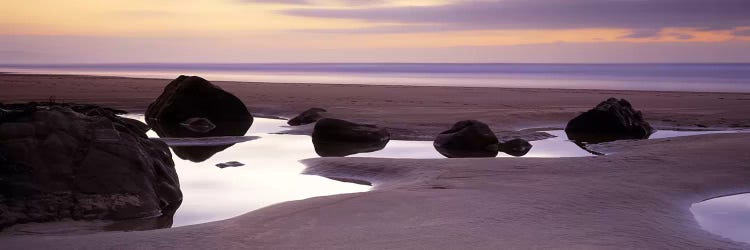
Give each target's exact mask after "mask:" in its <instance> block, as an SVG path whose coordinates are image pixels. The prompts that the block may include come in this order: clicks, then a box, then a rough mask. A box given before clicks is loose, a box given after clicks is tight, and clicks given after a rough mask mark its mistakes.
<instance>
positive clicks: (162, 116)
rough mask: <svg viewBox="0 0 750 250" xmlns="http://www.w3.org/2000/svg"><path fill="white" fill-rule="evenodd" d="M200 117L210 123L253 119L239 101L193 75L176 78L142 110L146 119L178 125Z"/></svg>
mask: <svg viewBox="0 0 750 250" xmlns="http://www.w3.org/2000/svg"><path fill="white" fill-rule="evenodd" d="M194 117H203V118H206V119H208V120H210V121H212V122H214V123H216V122H222V121H250V123H252V120H253V117H252V116H251V115H250V112H248V111H247V108H246V107H245V104H243V103H242V101H241V100H240V99H239V98H237V97H235V96H234V95H232V94H230V93H229V92H226V91H224V90H223V89H221V88H219V87H218V86H215V85H213V84H211V83H210V82H209V81H206V80H205V79H203V78H200V77H197V76H180V77H178V78H177V79H175V80H173V81H172V82H170V83H169V84H168V85H167V86H166V87H165V88H164V92H163V93H162V94H161V95H160V96H159V98H157V99H156V101H154V102H153V103H151V104H150V105H149V106H148V109H147V110H146V119H149V120H159V121H162V122H174V123H180V122H183V121H186V120H188V119H190V118H194Z"/></svg>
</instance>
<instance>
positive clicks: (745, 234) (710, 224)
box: [690, 193, 750, 243]
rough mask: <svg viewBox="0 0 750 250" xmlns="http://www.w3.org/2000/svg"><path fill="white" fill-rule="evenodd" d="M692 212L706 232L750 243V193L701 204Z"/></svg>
mask: <svg viewBox="0 0 750 250" xmlns="http://www.w3.org/2000/svg"><path fill="white" fill-rule="evenodd" d="M690 211H691V212H693V215H694V216H695V220H696V221H697V222H698V224H700V226H701V227H703V229H705V230H706V231H709V232H711V233H714V234H717V235H721V236H723V237H726V238H729V239H732V240H735V241H740V242H745V243H750V193H745V194H737V195H730V196H724V197H719V198H714V199H710V200H706V201H703V202H699V203H696V204H693V206H691V207H690Z"/></svg>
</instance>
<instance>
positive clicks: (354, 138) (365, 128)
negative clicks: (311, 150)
mask: <svg viewBox="0 0 750 250" xmlns="http://www.w3.org/2000/svg"><path fill="white" fill-rule="evenodd" d="M312 140H313V145H314V146H315V152H317V153H318V155H320V156H323V157H327V156H347V155H352V154H356V153H364V152H373V151H377V150H380V149H383V148H384V147H385V145H386V144H388V141H389V140H390V134H389V133H388V131H387V130H386V129H385V128H379V127H377V126H375V125H369V124H357V123H353V122H348V121H344V120H339V119H333V118H323V119H321V120H319V121H318V122H317V123H316V124H315V129H314V130H313V134H312Z"/></svg>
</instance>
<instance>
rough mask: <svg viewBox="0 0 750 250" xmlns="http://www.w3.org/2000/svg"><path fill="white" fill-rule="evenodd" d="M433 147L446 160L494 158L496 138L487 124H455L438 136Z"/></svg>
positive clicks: (477, 122) (495, 154)
mask: <svg viewBox="0 0 750 250" xmlns="http://www.w3.org/2000/svg"><path fill="white" fill-rule="evenodd" d="M433 145H434V146H435V149H436V150H437V151H438V152H440V154H442V155H444V156H445V157H448V158H465V157H495V156H497V153H498V140H497V136H495V133H493V132H492V130H491V129H490V127H489V126H487V124H484V123H482V122H480V121H477V120H465V121H460V122H457V123H456V124H454V125H453V127H451V129H449V130H446V131H443V132H442V133H440V134H438V135H437V137H436V138H435V141H434V142H433Z"/></svg>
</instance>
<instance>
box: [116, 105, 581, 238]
mask: <svg viewBox="0 0 750 250" xmlns="http://www.w3.org/2000/svg"><path fill="white" fill-rule="evenodd" d="M127 117H130V118H134V119H138V120H141V121H143V120H144V118H143V115H127ZM287 129H289V128H288V127H286V121H285V120H277V119H264V118H256V119H255V121H254V122H253V124H252V126H251V127H250V129H249V131H248V132H247V133H246V134H245V137H257V138H252V140H248V141H244V142H241V141H242V140H237V138H228V142H232V143H233V142H237V141H240V142H239V143H236V144H234V145H232V146H230V147H228V148H226V149H224V150H222V151H219V152H217V153H216V154H214V155H213V156H211V157H210V158H209V159H208V160H205V161H202V162H193V161H190V160H187V159H181V158H180V157H179V156H178V155H177V154H176V153H175V151H174V149H172V154H173V156H174V157H173V158H174V161H175V168H176V169H177V174H178V176H179V178H180V187H181V189H182V192H183V196H184V197H183V202H182V205H181V206H180V207H179V209H178V210H177V212H176V213H175V215H174V218H173V226H174V227H177V226H184V225H191V224H198V223H203V222H209V221H216V220H222V219H228V218H231V217H234V216H238V215H241V214H243V213H247V212H249V211H252V210H255V209H258V208H261V207H265V206H268V205H271V204H275V203H280V202H284V201H290V200H300V199H305V198H310V197H316V196H325V195H333V194H342V193H352V192H364V191H367V190H369V189H370V186H364V185H358V184H352V183H345V182H339V181H334V180H330V179H327V178H323V177H320V176H312V175H303V174H301V173H302V171H303V170H304V168H305V166H304V165H303V164H302V163H300V162H299V161H300V160H303V159H308V158H316V157H319V156H318V155H317V154H316V153H315V150H314V146H313V143H312V139H311V137H310V136H307V135H288V134H274V133H278V132H281V131H284V130H287ZM563 134H564V133H563ZM148 135H149V137H158V135H157V134H156V133H155V132H154V131H149V132H148ZM201 139H202V138H198V139H196V138H191V139H187V140H175V139H168V140H166V141H167V142H168V144H170V145H171V146H184V145H185V144H188V145H189V144H190V143H193V145H194V144H195V143H204V142H201ZM216 141H217V139H216V138H210V139H208V140H206V141H205V144H203V145H215V143H216ZM531 143H532V144H533V145H534V147H533V148H532V149H531V151H530V152H529V153H528V154H526V155H525V156H524V157H578V156H592V154H591V153H589V152H587V151H585V150H583V149H581V148H579V147H578V146H576V145H575V144H573V143H571V142H569V141H566V140H565V137H564V136H563V137H556V138H550V139H545V140H541V141H534V142H531ZM349 157H381V158H413V159H420V158H424V159H426V158H445V157H444V156H442V155H440V154H439V153H438V152H437V151H436V150H435V149H434V147H433V146H432V142H431V141H400V140H391V141H390V142H388V144H387V146H386V147H385V148H384V149H382V150H379V151H376V152H370V153H360V154H355V155H351V156H349ZM499 157H512V156H510V155H506V154H503V153H500V154H499ZM230 161H238V162H240V163H242V164H245V165H244V166H239V167H228V168H223V169H222V168H219V167H216V164H219V163H225V162H230Z"/></svg>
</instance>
